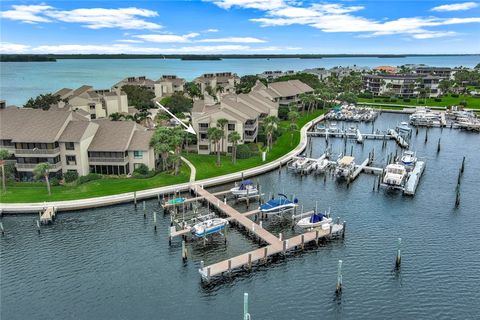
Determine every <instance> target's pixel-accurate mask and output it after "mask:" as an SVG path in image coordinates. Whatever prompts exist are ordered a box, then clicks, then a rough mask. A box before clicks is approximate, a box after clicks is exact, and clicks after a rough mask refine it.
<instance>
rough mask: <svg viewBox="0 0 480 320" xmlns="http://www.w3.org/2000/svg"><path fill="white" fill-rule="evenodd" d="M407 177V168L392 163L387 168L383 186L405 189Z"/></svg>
mask: <svg viewBox="0 0 480 320" xmlns="http://www.w3.org/2000/svg"><path fill="white" fill-rule="evenodd" d="M406 177H407V169H406V168H405V166H403V165H401V164H398V163H392V164H389V165H388V166H387V167H386V168H385V175H384V176H383V181H382V182H383V185H385V186H386V187H390V188H403V185H404V184H405V179H406Z"/></svg>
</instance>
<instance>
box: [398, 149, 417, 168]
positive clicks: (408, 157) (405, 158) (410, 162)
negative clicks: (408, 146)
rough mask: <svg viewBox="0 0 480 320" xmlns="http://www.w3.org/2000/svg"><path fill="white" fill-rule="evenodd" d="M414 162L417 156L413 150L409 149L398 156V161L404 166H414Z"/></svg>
mask: <svg viewBox="0 0 480 320" xmlns="http://www.w3.org/2000/svg"><path fill="white" fill-rule="evenodd" d="M416 162H417V157H416V155H415V152H413V151H411V150H407V151H405V152H403V154H402V157H401V158H400V163H401V164H403V165H404V166H408V167H413V166H415V163H416Z"/></svg>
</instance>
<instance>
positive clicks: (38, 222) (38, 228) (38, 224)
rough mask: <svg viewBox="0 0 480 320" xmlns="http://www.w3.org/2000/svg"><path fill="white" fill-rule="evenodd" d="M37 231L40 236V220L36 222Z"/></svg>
mask: <svg viewBox="0 0 480 320" xmlns="http://www.w3.org/2000/svg"><path fill="white" fill-rule="evenodd" d="M37 231H38V234H40V220H37Z"/></svg>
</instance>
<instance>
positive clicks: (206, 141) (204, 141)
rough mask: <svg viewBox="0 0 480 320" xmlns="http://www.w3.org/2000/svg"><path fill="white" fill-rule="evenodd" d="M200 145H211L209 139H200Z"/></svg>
mask: <svg viewBox="0 0 480 320" xmlns="http://www.w3.org/2000/svg"><path fill="white" fill-rule="evenodd" d="M198 144H210V141H208V139H198Z"/></svg>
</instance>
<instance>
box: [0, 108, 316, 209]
mask: <svg viewBox="0 0 480 320" xmlns="http://www.w3.org/2000/svg"><path fill="white" fill-rule="evenodd" d="M323 118H324V115H321V116H319V117H317V118H315V119H313V120H311V121H310V122H308V123H307V124H305V125H304V126H303V127H302V129H301V130H300V143H299V144H298V145H297V146H296V147H295V149H293V150H292V151H290V152H289V153H287V154H285V155H283V156H282V157H280V158H278V159H276V160H273V161H271V162H269V163H266V164H264V165H260V166H258V167H254V168H251V169H247V170H244V171H239V172H234V173H230V174H226V175H223V176H218V177H214V178H208V179H204V180H199V181H196V182H195V175H196V169H195V167H194V166H193V165H192V163H190V161H188V160H187V159H184V158H183V157H182V160H183V161H185V163H187V165H188V166H189V167H190V170H191V173H190V182H186V183H181V184H176V185H172V186H165V187H159V188H153V189H147V190H141V191H137V192H127V193H121V194H116V195H111V196H104V197H96V198H87V199H79V200H67V201H52V202H37V203H0V210H1V211H2V212H4V213H32V212H34V213H38V212H39V211H41V210H43V209H45V208H46V207H55V208H56V209H57V210H59V211H69V210H82V209H88V208H95V207H102V206H109V205H114V204H119V203H125V202H131V201H133V200H134V197H135V194H136V197H137V200H142V199H148V198H153V197H157V196H158V195H159V194H160V195H162V194H167V193H173V192H175V191H186V190H189V189H190V188H191V187H192V186H193V185H195V184H196V185H202V186H204V187H210V186H214V185H220V184H225V183H228V182H232V181H238V180H241V179H242V177H243V178H248V177H252V176H257V175H260V174H262V173H265V172H268V171H272V170H274V169H277V168H279V167H281V166H283V165H285V164H286V163H287V162H288V161H289V160H291V159H292V158H293V157H295V156H296V155H298V154H300V153H301V152H302V151H303V150H305V148H306V146H307V131H308V130H309V129H310V128H311V127H312V126H313V125H315V124H316V123H318V122H319V121H322V120H323Z"/></svg>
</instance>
